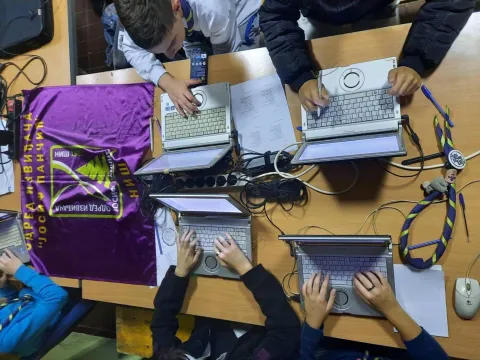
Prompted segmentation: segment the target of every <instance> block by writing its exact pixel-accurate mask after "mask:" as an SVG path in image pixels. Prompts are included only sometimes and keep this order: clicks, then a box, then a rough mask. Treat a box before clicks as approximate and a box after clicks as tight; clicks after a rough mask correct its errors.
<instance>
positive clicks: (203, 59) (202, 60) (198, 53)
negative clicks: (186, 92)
mask: <svg viewBox="0 0 480 360" xmlns="http://www.w3.org/2000/svg"><path fill="white" fill-rule="evenodd" d="M190 61H191V62H190V79H199V80H200V81H201V84H199V85H197V86H200V85H207V77H208V56H207V53H206V52H205V50H203V49H202V48H194V49H193V50H192V52H191V57H190Z"/></svg>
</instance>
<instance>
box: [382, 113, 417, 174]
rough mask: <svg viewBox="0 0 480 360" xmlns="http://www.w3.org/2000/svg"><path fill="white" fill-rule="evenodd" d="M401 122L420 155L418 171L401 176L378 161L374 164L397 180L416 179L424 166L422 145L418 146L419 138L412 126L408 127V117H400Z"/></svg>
mask: <svg viewBox="0 0 480 360" xmlns="http://www.w3.org/2000/svg"><path fill="white" fill-rule="evenodd" d="M402 122H403V123H404V124H405V131H406V132H407V134H408V136H410V138H411V139H412V141H413V144H414V145H415V146H416V148H417V149H418V152H419V153H420V169H418V170H417V172H416V173H414V174H410V175H401V174H397V173H394V172H393V171H391V170H389V169H387V168H386V167H385V166H383V165H382V163H381V162H380V161H379V160H377V161H376V163H377V165H378V166H380V167H381V168H382V169H383V170H385V171H386V172H388V173H389V174H392V175H394V176H397V177H399V178H413V177H418V176H419V175H420V174H421V173H422V171H423V168H424V166H425V156H424V153H423V149H422V145H421V144H420V137H419V136H418V135H417V133H416V132H415V131H414V130H413V128H412V126H411V125H410V118H409V116H408V115H402Z"/></svg>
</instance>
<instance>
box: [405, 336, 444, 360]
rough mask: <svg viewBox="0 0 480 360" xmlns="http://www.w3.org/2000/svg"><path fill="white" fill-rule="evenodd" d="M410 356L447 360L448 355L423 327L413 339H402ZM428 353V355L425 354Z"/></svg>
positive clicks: (413, 357)
mask: <svg viewBox="0 0 480 360" xmlns="http://www.w3.org/2000/svg"><path fill="white" fill-rule="evenodd" d="M403 343H404V344H405V347H406V348H407V351H408V353H409V354H410V357H411V358H412V359H414V360H416V359H426V358H428V359H435V360H447V359H448V355H447V353H446V352H445V350H443V348H442V347H441V346H440V344H439V343H438V342H437V340H435V339H434V338H433V337H432V335H430V334H429V333H428V332H427V331H425V329H424V328H422V332H421V333H420V335H418V336H417V337H416V338H415V339H413V340H410V341H404V342H403ZM427 355H428V356H427Z"/></svg>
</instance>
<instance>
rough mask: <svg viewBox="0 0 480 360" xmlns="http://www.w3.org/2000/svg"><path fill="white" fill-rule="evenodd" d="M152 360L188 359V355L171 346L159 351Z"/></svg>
mask: <svg viewBox="0 0 480 360" xmlns="http://www.w3.org/2000/svg"><path fill="white" fill-rule="evenodd" d="M150 360H188V357H187V355H185V353H184V352H183V351H182V350H178V349H174V348H171V349H162V350H159V351H157V352H156V353H155V354H154V355H153V357H152V358H150Z"/></svg>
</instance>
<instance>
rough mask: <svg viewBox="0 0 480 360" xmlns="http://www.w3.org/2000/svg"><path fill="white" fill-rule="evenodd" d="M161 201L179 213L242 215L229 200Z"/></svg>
mask: <svg viewBox="0 0 480 360" xmlns="http://www.w3.org/2000/svg"><path fill="white" fill-rule="evenodd" d="M159 200H160V201H161V202H162V203H164V204H165V205H167V206H168V207H170V208H172V209H174V210H176V211H179V212H201V213H213V214H215V213H229V214H242V211H241V210H240V209H237V208H236V207H235V206H234V205H233V204H232V203H231V202H230V201H229V200H228V199H209V198H191V197H188V198H187V197H184V198H182V197H171V198H169V197H162V198H161V199H159Z"/></svg>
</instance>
